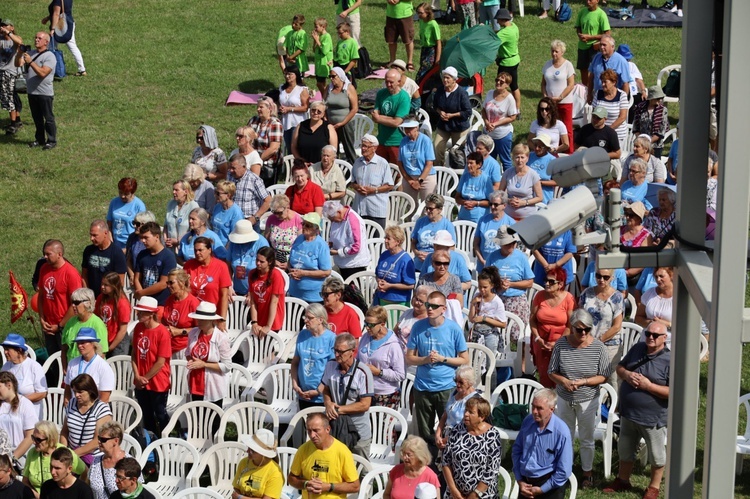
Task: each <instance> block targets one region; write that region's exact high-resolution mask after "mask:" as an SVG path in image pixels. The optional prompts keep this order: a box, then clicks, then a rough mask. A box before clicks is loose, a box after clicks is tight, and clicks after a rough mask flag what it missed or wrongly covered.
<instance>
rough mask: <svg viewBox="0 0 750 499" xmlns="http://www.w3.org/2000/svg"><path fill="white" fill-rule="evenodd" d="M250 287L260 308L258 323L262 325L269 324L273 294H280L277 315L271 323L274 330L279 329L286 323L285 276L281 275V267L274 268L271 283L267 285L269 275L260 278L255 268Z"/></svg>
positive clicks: (256, 305)
mask: <svg viewBox="0 0 750 499" xmlns="http://www.w3.org/2000/svg"><path fill="white" fill-rule="evenodd" d="M250 279H251V280H250V282H249V283H248V284H249V286H248V289H249V290H250V293H252V295H253V303H255V308H256V309H257V310H258V324H260V325H261V326H262V327H266V326H267V325H268V314H269V312H270V310H271V296H273V295H278V296H279V301H278V302H276V317H274V319H273V324H272V325H271V330H272V331H278V330H279V329H281V327H282V326H283V325H284V308H285V305H284V299H285V297H284V278H283V277H282V276H281V271H280V270H279V269H273V272H272V273H271V285H270V286H267V285H266V281H267V277H266V276H263V277H261V278H258V277H257V275H256V272H255V271H254V270H253V271H252V274H251V275H250Z"/></svg>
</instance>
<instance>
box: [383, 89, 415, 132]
mask: <svg viewBox="0 0 750 499" xmlns="http://www.w3.org/2000/svg"><path fill="white" fill-rule="evenodd" d="M375 109H377V110H378V111H380V114H382V115H383V116H390V117H391V118H406V117H407V116H408V115H409V110H410V109H411V97H410V96H409V94H407V93H406V92H405V91H404V90H401V91H400V92H399V93H397V94H396V95H393V94H391V93H390V92H389V91H388V89H387V88H383V89H381V90H379V91H378V94H377V96H376V97H375ZM403 137H404V134H403V133H401V129H400V128H398V127H391V126H386V125H381V124H378V142H380V145H383V146H398V145H400V144H401V139H402V138H403Z"/></svg>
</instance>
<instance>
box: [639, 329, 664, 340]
mask: <svg viewBox="0 0 750 499" xmlns="http://www.w3.org/2000/svg"><path fill="white" fill-rule="evenodd" d="M643 334H644V335H646V338H651V339H653V340H655V339H656V338H658V337H659V336H666V334H662V333H652V332H651V331H645V332H644V333H643Z"/></svg>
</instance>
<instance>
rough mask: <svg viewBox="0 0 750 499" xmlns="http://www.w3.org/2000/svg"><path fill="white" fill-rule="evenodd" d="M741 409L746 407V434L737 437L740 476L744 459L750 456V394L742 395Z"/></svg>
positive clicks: (737, 472) (737, 468)
mask: <svg viewBox="0 0 750 499" xmlns="http://www.w3.org/2000/svg"><path fill="white" fill-rule="evenodd" d="M737 404H738V406H739V407H743V406H744V407H745V419H746V421H748V422H746V423H745V433H744V434H743V435H737V458H736V463H735V469H734V471H735V473H736V474H737V475H740V474H741V473H742V459H743V457H744V456H747V455H750V393H746V394H744V395H742V396H741V397H740V399H739V402H738V403H737Z"/></svg>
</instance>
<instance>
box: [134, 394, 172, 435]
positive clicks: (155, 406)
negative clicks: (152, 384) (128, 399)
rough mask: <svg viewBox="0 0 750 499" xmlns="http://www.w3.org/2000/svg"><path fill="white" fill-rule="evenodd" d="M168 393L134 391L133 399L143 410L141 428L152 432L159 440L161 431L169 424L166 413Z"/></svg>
mask: <svg viewBox="0 0 750 499" xmlns="http://www.w3.org/2000/svg"><path fill="white" fill-rule="evenodd" d="M168 395H169V391H166V392H154V391H151V390H136V391H135V398H136V400H137V401H138V403H139V404H140V406H141V409H143V426H144V428H146V429H147V430H148V431H150V432H153V433H154V435H156V438H161V431H162V430H163V429H164V428H166V427H167V425H168V424H169V414H168V413H167V396H168Z"/></svg>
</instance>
